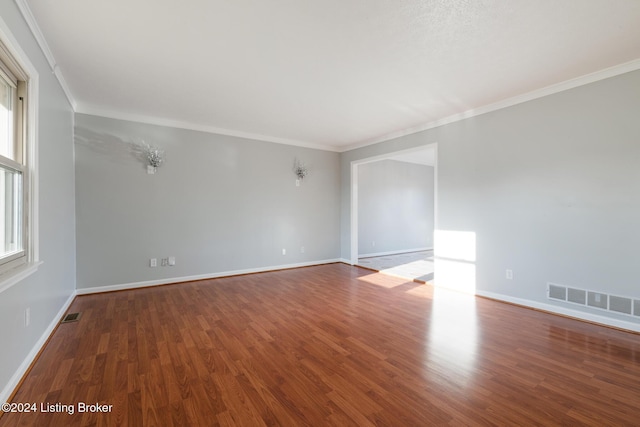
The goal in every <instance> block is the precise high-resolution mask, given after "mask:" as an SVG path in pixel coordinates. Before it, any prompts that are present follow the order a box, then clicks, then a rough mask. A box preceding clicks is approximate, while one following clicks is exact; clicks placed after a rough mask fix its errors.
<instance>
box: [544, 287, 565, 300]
mask: <svg viewBox="0 0 640 427" xmlns="http://www.w3.org/2000/svg"><path fill="white" fill-rule="evenodd" d="M548 292H549V298H551V299H557V300H561V301H566V300H567V288H565V287H564V286H560V285H554V284H553V283H549V291H548Z"/></svg>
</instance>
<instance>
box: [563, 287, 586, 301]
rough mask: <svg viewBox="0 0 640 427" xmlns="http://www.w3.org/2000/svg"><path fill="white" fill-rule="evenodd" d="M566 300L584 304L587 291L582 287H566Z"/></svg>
mask: <svg viewBox="0 0 640 427" xmlns="http://www.w3.org/2000/svg"><path fill="white" fill-rule="evenodd" d="M567 301H569V302H573V303H576V304H582V305H584V304H586V303H587V291H585V290H584V289H573V288H568V289H567Z"/></svg>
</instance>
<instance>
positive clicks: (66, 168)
mask: <svg viewBox="0 0 640 427" xmlns="http://www.w3.org/2000/svg"><path fill="white" fill-rule="evenodd" d="M0 16H1V17H2V19H3V21H4V22H5V23H6V24H7V26H8V27H9V29H10V31H11V33H12V34H13V37H14V38H15V39H16V40H17V42H18V43H19V45H20V47H21V48H22V50H23V51H24V52H25V53H26V54H27V56H28V57H29V60H30V61H31V63H32V64H33V65H34V66H35V67H36V68H37V69H38V73H39V78H40V94H39V95H40V96H39V99H40V108H39V111H38V115H39V136H40V138H39V160H40V170H39V190H40V198H39V202H40V205H39V216H40V224H39V225H40V234H39V236H40V259H41V260H42V261H44V264H42V265H41V266H40V268H39V269H38V271H37V272H36V273H34V274H33V275H31V276H29V277H28V278H26V279H25V280H23V281H21V282H19V283H17V284H15V285H14V286H13V287H11V288H9V289H7V290H6V291H4V292H2V293H0V324H1V325H2V326H3V327H2V332H1V333H0V341H1V342H2V344H3V347H2V350H0V391H2V390H3V389H4V388H5V387H6V386H7V384H8V382H9V381H10V379H11V377H12V376H13V375H14V373H15V372H16V371H17V370H18V368H19V366H20V364H21V363H22V362H23V361H24V360H25V359H26V358H27V356H28V355H29V353H30V352H31V351H32V350H33V348H34V346H35V345H36V344H37V342H38V340H40V339H41V338H42V337H43V334H44V333H45V332H46V331H47V329H48V327H49V326H50V325H51V323H52V322H55V321H57V318H56V316H57V314H58V312H59V311H60V310H61V308H63V307H64V304H65V302H66V301H67V300H68V299H69V297H70V296H71V295H72V294H73V292H74V289H75V213H74V212H75V207H74V173H73V170H74V169H73V112H72V109H71V106H70V105H69V103H68V102H67V99H66V97H65V96H64V93H63V92H62V89H61V88H60V86H59V84H58V82H57V80H56V78H55V76H53V75H52V73H51V69H50V68H49V65H48V64H47V62H46V60H45V58H44V56H43V54H42V52H41V50H40V48H39V47H38V45H37V43H36V41H35V40H34V38H33V37H32V35H31V32H30V31H29V28H28V27H27V25H26V23H25V22H24V20H23V19H22V15H21V14H20V12H19V10H18V9H17V7H16V5H15V3H14V2H13V1H8V0H2V1H0ZM27 307H28V308H30V309H31V324H30V326H28V327H25V326H24V312H25V309H26V308H27ZM45 338H46V337H45Z"/></svg>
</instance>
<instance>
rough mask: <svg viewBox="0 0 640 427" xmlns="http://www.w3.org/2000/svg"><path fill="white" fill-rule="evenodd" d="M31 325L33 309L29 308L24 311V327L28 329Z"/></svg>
mask: <svg viewBox="0 0 640 427" xmlns="http://www.w3.org/2000/svg"><path fill="white" fill-rule="evenodd" d="M30 324H31V308H30V307H27V308H25V310H24V327H25V328H26V327H27V326H29V325H30Z"/></svg>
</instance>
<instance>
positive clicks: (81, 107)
mask: <svg viewBox="0 0 640 427" xmlns="http://www.w3.org/2000/svg"><path fill="white" fill-rule="evenodd" d="M76 113H81V114H89V115H92V116H100V117H106V118H109V119H116V120H126V121H131V122H138V123H146V124H150V125H157V126H166V127H172V128H179V129H186V130H194V131H199V132H207V133H215V134H218V135H226V136H234V137H237V138H246V139H253V140H257V141H263V142H272V143H275V144H284V145H293V146H297V147H304V148H311V149H315V150H323V151H334V152H336V151H338V148H336V147H333V146H330V145H323V144H314V143H312V142H306V141H297V140H294V139H286V138H279V137H274V136H268V135H261V134H257V133H250V132H242V131H238V130H233V129H224V128H219V127H215V126H207V125H200V124H196V123H191V122H185V121H180V120H172V119H166V118H161V117H153V116H146V115H142V114H131V113H124V112H121V111H113V110H107V109H102V108H99V107H95V106H90V105H86V104H83V103H79V104H78V106H77V108H76Z"/></svg>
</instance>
